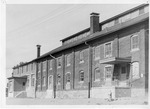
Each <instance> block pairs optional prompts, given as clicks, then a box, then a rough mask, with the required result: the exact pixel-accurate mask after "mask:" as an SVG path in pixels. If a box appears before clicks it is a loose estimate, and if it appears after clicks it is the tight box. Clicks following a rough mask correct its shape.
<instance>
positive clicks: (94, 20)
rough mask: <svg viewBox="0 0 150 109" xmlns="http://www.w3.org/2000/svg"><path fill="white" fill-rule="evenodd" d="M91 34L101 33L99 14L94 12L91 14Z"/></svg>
mask: <svg viewBox="0 0 150 109" xmlns="http://www.w3.org/2000/svg"><path fill="white" fill-rule="evenodd" d="M90 15H91V16H90V34H92V33H95V32H97V31H100V27H99V13H94V12H92V13H91V14H90Z"/></svg>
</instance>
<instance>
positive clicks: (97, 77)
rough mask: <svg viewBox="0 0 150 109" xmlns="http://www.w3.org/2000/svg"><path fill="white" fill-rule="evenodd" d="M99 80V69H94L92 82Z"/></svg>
mask: <svg viewBox="0 0 150 109" xmlns="http://www.w3.org/2000/svg"><path fill="white" fill-rule="evenodd" d="M98 80H100V69H99V68H96V69H95V71H94V81H98Z"/></svg>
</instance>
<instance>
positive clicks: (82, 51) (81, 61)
mask: <svg viewBox="0 0 150 109" xmlns="http://www.w3.org/2000/svg"><path fill="white" fill-rule="evenodd" d="M81 53H82V54H83V56H82V57H83V59H82V60H81ZM79 59H80V60H79V61H80V63H84V50H81V51H80V52H79Z"/></svg>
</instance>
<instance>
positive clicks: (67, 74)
mask: <svg viewBox="0 0 150 109" xmlns="http://www.w3.org/2000/svg"><path fill="white" fill-rule="evenodd" d="M68 74H70V82H66V84H67V83H71V73H70V72H67V73H66V74H65V76H66V75H68ZM66 79H67V78H66Z"/></svg>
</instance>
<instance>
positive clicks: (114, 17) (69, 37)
mask: <svg viewBox="0 0 150 109" xmlns="http://www.w3.org/2000/svg"><path fill="white" fill-rule="evenodd" d="M146 5H149V4H141V5H139V6H136V7H134V8H131V9H129V10H127V11H125V12H122V13H120V14H118V15H116V16H113V17H111V18H109V19H107V20H104V21H102V22H100V23H99V24H100V25H103V24H105V23H107V22H109V21H111V20H113V19H116V18H119V17H121V16H123V15H126V14H128V13H130V12H133V11H135V10H137V9H138V8H141V7H144V6H146ZM87 31H90V28H87V29H84V30H82V31H80V32H78V33H75V34H73V35H71V36H68V37H66V38H64V39H61V40H60V41H62V42H63V41H65V40H67V39H71V38H73V37H75V36H77V35H79V34H82V33H85V32H87Z"/></svg>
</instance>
